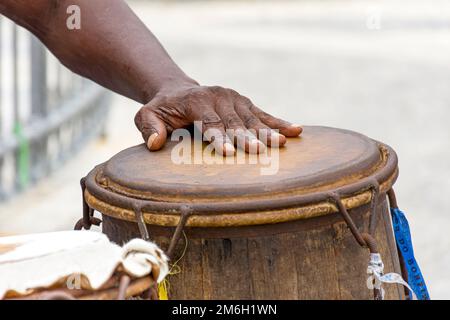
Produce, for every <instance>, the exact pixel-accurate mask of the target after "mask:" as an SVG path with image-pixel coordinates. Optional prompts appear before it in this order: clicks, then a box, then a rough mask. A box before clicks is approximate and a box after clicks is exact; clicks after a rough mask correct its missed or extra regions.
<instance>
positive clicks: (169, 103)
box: [135, 85, 302, 156]
mask: <svg viewBox="0 0 450 320" xmlns="http://www.w3.org/2000/svg"><path fill="white" fill-rule="evenodd" d="M194 121H201V123H202V133H203V134H204V137H205V138H207V140H208V141H210V142H212V143H213V145H214V148H215V150H216V152H219V153H221V154H222V155H224V156H229V155H234V153H235V148H234V145H237V146H239V147H240V148H242V149H245V151H246V152H249V153H259V152H262V151H264V150H265V144H267V145H268V146H271V147H280V146H283V145H284V144H285V143H286V137H296V136H298V135H300V133H301V132H302V128H301V127H300V126H299V125H293V124H291V123H289V122H287V121H284V120H281V119H278V118H275V117H273V116H271V115H269V114H267V113H265V112H264V111H262V110H261V109H259V108H258V107H256V106H255V105H254V104H253V103H252V102H251V101H250V99H248V98H246V97H244V96H241V95H240V94H239V93H237V92H236V91H234V90H231V89H225V88H222V87H217V86H214V87H206V86H200V85H183V86H177V87H176V88H175V89H169V90H162V91H160V92H159V93H158V94H157V95H156V96H155V97H154V98H153V99H152V100H151V101H150V102H149V103H147V104H146V105H145V106H143V107H142V108H141V109H140V110H139V112H138V113H137V114H136V117H135V124H136V126H137V127H138V129H139V131H141V133H142V137H143V138H144V141H146V143H147V147H148V148H149V149H150V150H151V151H154V150H159V149H161V148H162V147H163V145H164V143H165V142H166V139H167V133H168V132H169V133H170V132H172V131H173V130H175V129H178V128H183V127H186V126H188V125H190V124H192V123H193V122H194ZM230 129H233V130H234V131H233V132H234V134H232V135H231V134H230V132H229V131H231V130H230ZM271 129H277V130H279V132H280V134H279V133H277V132H275V131H273V130H271ZM226 130H227V132H226ZM252 132H253V133H252ZM227 133H228V135H227ZM255 134H256V136H258V138H260V139H261V140H262V141H263V142H265V144H263V143H262V142H261V141H260V140H258V139H257V137H256V136H255ZM230 138H231V139H232V140H233V141H232V140H231V139H230ZM265 140H266V141H265Z"/></svg>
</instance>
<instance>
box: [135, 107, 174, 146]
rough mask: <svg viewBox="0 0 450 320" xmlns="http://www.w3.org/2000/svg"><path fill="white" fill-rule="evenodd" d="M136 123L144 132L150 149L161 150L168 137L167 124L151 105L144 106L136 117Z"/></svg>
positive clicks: (143, 134)
mask: <svg viewBox="0 0 450 320" xmlns="http://www.w3.org/2000/svg"><path fill="white" fill-rule="evenodd" d="M134 123H135V124H136V127H137V128H138V129H139V131H140V132H141V133H142V137H143V138H144V141H145V143H146V144H147V148H148V149H149V150H151V151H155V150H159V149H161V148H162V147H163V146H164V144H165V142H166V139H167V130H166V126H165V124H164V122H163V121H161V119H159V118H158V116H157V115H156V113H155V112H154V111H153V110H152V108H151V107H149V106H144V107H142V108H141V109H140V110H139V111H138V113H137V114H136V116H135V117H134Z"/></svg>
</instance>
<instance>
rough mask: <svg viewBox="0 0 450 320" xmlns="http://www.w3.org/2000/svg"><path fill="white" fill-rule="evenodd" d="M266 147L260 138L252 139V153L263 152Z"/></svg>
mask: <svg viewBox="0 0 450 320" xmlns="http://www.w3.org/2000/svg"><path fill="white" fill-rule="evenodd" d="M265 149H266V146H265V145H264V143H262V142H261V141H259V140H258V139H252V140H251V141H250V153H259V152H263V151H264V150H265Z"/></svg>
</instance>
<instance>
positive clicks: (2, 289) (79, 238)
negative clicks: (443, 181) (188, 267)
mask: <svg viewBox="0 0 450 320" xmlns="http://www.w3.org/2000/svg"><path fill="white" fill-rule="evenodd" d="M117 268H122V269H123V270H124V271H125V272H126V273H128V274H129V275H130V276H132V277H143V276H146V275H150V274H152V276H153V277H155V278H157V281H158V282H160V281H162V280H163V279H164V277H165V276H166V275H167V273H168V272H169V267H168V258H167V257H166V255H165V254H164V253H163V251H162V250H161V249H159V248H158V246H157V245H156V244H154V243H151V242H146V241H144V240H141V239H133V240H131V241H130V242H128V243H127V244H125V245H124V246H123V247H120V246H118V245H116V244H114V243H112V242H110V241H109V240H108V238H107V237H106V236H105V235H104V234H102V233H99V232H94V231H62V232H51V233H41V234H30V235H23V236H11V237H0V299H1V298H3V297H4V296H5V294H6V293H8V292H9V291H12V292H16V293H18V294H21V295H25V294H28V293H30V292H31V291H32V290H33V289H36V288H46V287H50V286H52V285H54V284H57V283H60V282H61V281H66V282H67V283H66V284H67V285H68V286H70V285H77V281H76V280H77V278H76V276H79V275H83V278H84V279H86V280H87V284H85V282H83V287H84V286H85V285H87V287H88V288H91V289H98V288H100V287H101V286H102V285H103V284H104V283H105V282H106V281H107V280H108V279H109V278H110V277H111V275H112V274H113V273H114V271H115V270H116V269H117ZM79 279H81V278H79ZM79 279H78V280H79ZM69 282H70V283H69ZM78 282H80V281H78Z"/></svg>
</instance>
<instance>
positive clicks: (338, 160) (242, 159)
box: [97, 127, 383, 201]
mask: <svg viewBox="0 0 450 320" xmlns="http://www.w3.org/2000/svg"><path fill="white" fill-rule="evenodd" d="M178 143H179V142H172V141H171V142H168V143H167V145H166V146H165V147H164V149H162V150H161V151H158V152H149V151H148V149H147V148H146V147H145V145H143V144H142V145H138V146H135V147H132V148H129V149H126V150H124V151H122V152H120V153H118V154H117V155H115V156H114V157H112V158H111V159H110V160H109V161H108V162H107V163H106V164H105V166H104V168H103V170H102V172H101V177H100V178H98V179H97V181H102V180H103V183H105V184H107V185H108V188H109V189H111V190H114V192H117V193H119V194H126V195H128V196H135V197H138V198H141V199H142V198H143V199H149V200H163V201H179V200H180V199H184V200H187V199H193V198H195V200H196V201H198V200H199V199H204V200H205V201H207V200H213V201H214V200H216V201H221V200H223V197H230V198H232V199H236V198H239V197H246V198H248V197H260V196H264V195H270V196H273V195H274V194H286V193H289V192H290V191H296V192H297V193H298V192H300V193H301V192H311V190H312V189H320V190H326V189H330V188H335V187H336V186H339V185H343V184H349V183H351V182H353V181H356V180H358V179H361V178H363V177H366V176H368V175H370V174H371V173H372V172H373V171H374V170H376V168H377V167H378V166H379V165H380V163H381V162H382V160H383V159H382V154H381V153H380V149H379V146H378V144H377V142H375V141H374V140H371V139H369V138H367V137H365V136H363V135H361V134H358V133H355V132H351V131H347V130H341V129H333V128H327V127H305V128H304V132H303V134H302V136H301V137H299V138H291V139H288V142H287V144H286V145H285V147H283V148H280V149H276V150H274V149H268V154H267V155H265V156H259V157H258V156H257V155H248V154H246V153H245V152H243V151H241V150H239V151H238V153H239V154H238V155H236V156H235V157H228V158H223V157H222V156H220V157H216V158H214V156H213V155H211V153H210V152H207V150H205V145H204V146H203V149H198V148H197V149H196V147H195V146H194V144H192V145H191V148H190V150H189V146H188V148H184V150H183V151H181V149H180V145H179V144H178ZM177 144H178V146H177ZM199 150H200V151H199ZM182 152H185V153H182ZM186 152H190V154H188V155H187V156H186ZM199 155H200V156H199ZM195 157H197V158H195ZM181 159H184V160H185V163H182V164H179V163H178V164H177V163H176V162H180V161H181ZM215 159H216V160H218V161H219V163H214V160H215ZM196 161H197V163H195V162H196ZM227 161H228V162H230V163H228V164H227V163H226V162H227ZM220 162H222V163H220Z"/></svg>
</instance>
